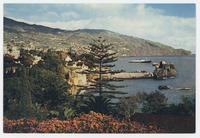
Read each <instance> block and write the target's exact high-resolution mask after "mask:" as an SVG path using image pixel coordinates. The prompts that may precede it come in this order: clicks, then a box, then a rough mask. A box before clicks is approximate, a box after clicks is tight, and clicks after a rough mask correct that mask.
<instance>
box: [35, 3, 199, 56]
mask: <svg viewBox="0 0 200 138" xmlns="http://www.w3.org/2000/svg"><path fill="white" fill-rule="evenodd" d="M72 7H73V6H72ZM163 13H164V11H162V10H160V9H154V8H151V7H149V6H146V5H144V4H101V5H97V4H88V5H81V4H80V5H74V9H73V10H72V8H71V9H69V10H66V11H65V12H56V14H55V13H53V12H49V13H48V14H47V15H48V16H49V17H48V18H50V17H51V18H53V17H55V19H57V20H56V21H48V20H46V21H45V20H42V21H37V22H34V23H35V24H42V25H46V26H50V27H56V28H62V29H67V30H74V29H84V28H90V29H107V30H111V31H114V32H118V33H122V34H127V35H131V36H137V37H141V38H144V39H149V40H153V41H158V42H161V43H164V44H168V45H170V46H173V47H175V48H184V49H188V50H191V51H192V52H195V43H196V40H195V39H196V38H195V30H196V28H195V17H189V18H184V17H177V16H166V15H165V14H163ZM83 17H84V18H83ZM39 18H42V16H39ZM59 18H61V20H59Z"/></svg>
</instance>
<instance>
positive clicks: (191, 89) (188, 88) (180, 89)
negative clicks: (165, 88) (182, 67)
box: [176, 87, 192, 90]
mask: <svg viewBox="0 0 200 138" xmlns="http://www.w3.org/2000/svg"><path fill="white" fill-rule="evenodd" d="M176 90H192V88H187V87H186V88H176Z"/></svg>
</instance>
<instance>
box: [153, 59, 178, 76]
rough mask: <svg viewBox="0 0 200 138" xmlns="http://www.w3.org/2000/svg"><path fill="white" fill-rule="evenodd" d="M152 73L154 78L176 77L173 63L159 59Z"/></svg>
mask: <svg viewBox="0 0 200 138" xmlns="http://www.w3.org/2000/svg"><path fill="white" fill-rule="evenodd" d="M153 75H154V77H155V78H156V79H165V78H168V77H176V68H175V65H174V64H171V63H167V62H165V61H160V63H159V64H157V65H155V70H154V72H153Z"/></svg>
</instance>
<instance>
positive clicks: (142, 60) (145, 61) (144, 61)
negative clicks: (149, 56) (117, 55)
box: [129, 59, 151, 63]
mask: <svg viewBox="0 0 200 138" xmlns="http://www.w3.org/2000/svg"><path fill="white" fill-rule="evenodd" d="M129 63H151V60H144V59H134V60H131V61H129Z"/></svg>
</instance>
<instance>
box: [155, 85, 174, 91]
mask: <svg viewBox="0 0 200 138" xmlns="http://www.w3.org/2000/svg"><path fill="white" fill-rule="evenodd" d="M158 89H159V90H167V89H172V87H171V86H168V85H159V86H158Z"/></svg>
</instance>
